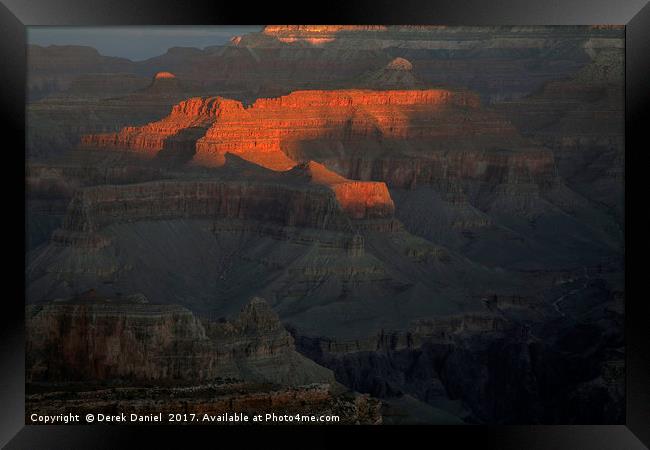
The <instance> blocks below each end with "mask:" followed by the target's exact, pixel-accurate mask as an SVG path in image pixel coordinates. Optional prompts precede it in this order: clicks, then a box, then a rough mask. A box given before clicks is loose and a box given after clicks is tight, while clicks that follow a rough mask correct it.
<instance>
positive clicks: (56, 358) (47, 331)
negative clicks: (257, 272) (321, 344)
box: [26, 291, 334, 385]
mask: <svg viewBox="0 0 650 450" xmlns="http://www.w3.org/2000/svg"><path fill="white" fill-rule="evenodd" d="M26 317H27V329H28V330H29V332H28V342H27V354H28V361H27V379H28V380H29V381H31V382H35V381H45V382H50V383H52V382H70V381H86V382H101V381H111V380H133V381H140V382H146V381H157V382H161V381H164V380H178V381H182V382H184V383H197V382H201V381H209V380H214V379H216V378H234V379H239V380H242V381H248V382H272V383H276V384H282V385H305V384H310V383H317V382H333V381H334V380H333V377H332V375H331V372H329V371H328V370H326V369H324V368H322V367H319V366H317V365H316V364H314V363H312V362H311V361H309V360H308V359H306V358H304V357H302V356H300V355H299V354H297V353H296V352H295V350H294V346H293V339H292V337H291V336H290V335H289V333H288V332H287V331H286V330H285V329H284V327H283V326H282V325H281V324H280V322H279V319H278V316H277V314H275V313H274V312H273V310H272V309H271V308H270V307H269V306H268V305H267V304H266V302H265V301H264V300H262V299H258V298H254V299H253V300H251V302H250V303H249V304H248V305H247V306H246V307H245V308H244V309H243V310H242V311H241V313H240V315H239V316H238V317H236V318H235V319H234V320H233V321H231V322H212V321H209V320H201V319H199V318H197V317H196V316H194V315H193V314H192V313H191V312H190V311H189V310H187V309H185V308H182V307H179V306H174V305H154V304H149V303H146V302H145V303H141V302H139V301H138V302H136V301H134V300H133V299H129V298H127V299H124V300H119V299H118V300H111V299H105V298H101V297H100V296H97V295H96V294H93V292H92V291H91V292H89V293H85V294H83V295H81V296H79V297H77V298H75V299H71V300H68V301H62V302H53V303H46V304H40V305H32V306H29V307H28V308H27V312H26Z"/></svg>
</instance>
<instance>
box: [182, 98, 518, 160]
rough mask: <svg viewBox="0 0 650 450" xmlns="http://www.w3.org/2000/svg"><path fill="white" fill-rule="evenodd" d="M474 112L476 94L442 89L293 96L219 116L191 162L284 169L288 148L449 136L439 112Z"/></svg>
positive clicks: (259, 100) (476, 106) (201, 141)
mask: <svg viewBox="0 0 650 450" xmlns="http://www.w3.org/2000/svg"><path fill="white" fill-rule="evenodd" d="M478 107H479V98H478V97H477V96H476V95H473V94H470V93H454V92H451V91H446V90H441V89H432V90H408V91H367V90H336V91H296V92H293V93H291V94H289V95H286V96H282V97H278V98H271V99H258V100H257V101H256V102H255V103H254V104H253V105H252V106H251V107H249V108H246V109H243V110H231V111H228V112H227V113H224V114H222V115H221V116H220V117H219V120H218V121H217V122H216V123H215V124H214V125H213V126H212V127H210V129H209V130H208V131H207V133H206V135H205V136H204V137H203V138H201V139H199V140H198V141H197V143H196V150H197V153H196V156H195V158H194V160H195V162H196V163H198V164H201V165H208V166H209V165H219V164H220V163H221V160H222V158H223V156H222V155H223V154H224V153H225V152H231V153H235V154H238V155H241V156H242V157H243V158H245V159H249V160H251V161H253V162H260V163H261V164H262V165H265V166H266V167H269V168H272V169H275V170H286V169H288V168H290V167H291V166H292V161H291V160H290V159H289V158H287V157H286V150H287V148H288V147H289V146H290V145H291V144H292V143H300V142H305V141H313V140H319V141H341V140H348V141H349V140H355V139H356V140H371V141H372V140H378V139H387V138H395V139H409V138H431V137H434V136H437V135H443V134H444V133H448V132H449V129H448V127H447V128H445V129H437V127H436V126H435V125H436V124H435V117H441V116H442V115H443V114H445V113H444V112H443V110H446V109H448V108H478ZM431 120H434V122H433V123H431V124H429V123H430V122H431ZM432 125H434V126H432ZM499 126H500V127H501V126H506V127H507V125H506V124H503V123H501V124H499Z"/></svg>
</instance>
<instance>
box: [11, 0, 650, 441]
mask: <svg viewBox="0 0 650 450" xmlns="http://www.w3.org/2000/svg"><path fill="white" fill-rule="evenodd" d="M2 3H3V4H0V30H2V38H1V39H0V47H1V51H0V52H1V55H2V60H1V61H2V62H0V67H1V70H0V92H1V101H0V105H1V106H0V108H1V111H2V127H3V129H4V131H3V133H2V136H3V138H4V140H3V142H4V143H5V145H4V146H3V153H2V154H3V159H4V161H5V165H4V170H3V171H2V178H3V181H6V183H5V186H6V187H5V190H4V191H3V193H4V195H3V200H4V201H5V203H6V202H7V199H10V200H11V209H10V211H11V212H10V213H9V212H7V213H5V214H6V216H5V218H4V220H3V222H5V224H6V225H8V227H7V228H6V229H5V231H4V232H3V234H2V237H3V238H4V239H3V240H4V243H5V245H6V244H7V243H9V242H11V243H13V244H14V245H13V246H12V253H13V252H15V254H12V255H11V256H10V257H6V258H5V264H6V265H5V267H6V268H7V269H6V270H5V271H4V273H5V275H6V276H7V278H6V279H5V286H6V285H7V284H8V283H7V282H9V283H10V284H9V286H11V288H10V289H9V290H6V289H5V290H4V292H5V296H4V299H3V304H2V312H0V316H1V317H2V319H3V324H2V328H1V329H0V333H2V336H1V337H0V361H1V366H0V367H2V373H1V378H0V396H1V399H2V403H1V404H0V416H1V421H0V445H6V447H5V448H7V449H23V448H29V449H39V448H48V449H58V448H61V449H64V448H65V449H71V448H94V449H98V448H122V447H126V446H127V445H129V444H131V445H132V444H135V443H136V442H137V441H138V440H141V439H142V440H146V441H145V442H147V443H148V444H151V443H153V442H160V444H159V446H160V447H161V448H165V447H167V446H169V445H170V444H171V443H172V442H174V441H176V440H178V439H181V440H183V442H184V443H185V445H184V447H185V446H189V445H188V444H187V443H188V442H190V441H189V439H193V438H195V437H197V436H198V437H200V438H203V439H209V441H208V442H211V445H210V447H214V446H215V445H217V446H220V445H225V441H224V439H225V438H224V435H225V434H229V435H230V434H237V436H236V439H244V438H246V437H251V436H253V437H256V438H259V437H262V438H267V437H268V439H273V441H275V442H276V443H277V441H276V439H282V440H283V445H286V444H290V443H291V441H293V442H296V443H297V444H300V443H301V442H302V443H303V444H305V445H307V443H309V445H307V446H308V447H314V446H316V444H320V445H323V444H326V443H328V444H330V445H337V443H338V442H341V441H344V440H346V439H347V438H348V437H352V435H354V434H357V433H364V434H371V435H372V436H373V437H375V438H379V439H382V440H384V442H388V441H393V445H400V444H401V445H404V444H405V443H406V442H412V445H419V444H416V441H415V439H416V437H415V433H417V434H418V435H419V436H417V438H418V439H425V440H424V441H421V442H431V443H434V442H435V443H436V445H439V444H438V443H440V442H451V443H453V445H454V447H458V446H460V447H463V446H469V447H468V448H473V447H474V446H480V447H481V448H500V449H542V448H544V449H545V448H553V449H563V448H571V449H582V448H585V449H642V448H647V447H646V446H648V445H650V350H648V343H650V339H649V338H648V336H649V332H648V330H649V329H650V328H649V327H648V325H647V324H648V317H650V315H649V312H650V311H649V307H648V300H647V299H646V298H644V296H640V295H639V294H638V290H637V291H635V290H634V288H633V286H632V273H631V270H632V269H633V268H634V266H633V265H632V259H631V258H632V255H633V254H634V255H637V254H640V253H641V250H640V249H637V248H634V246H635V245H636V246H638V245H639V244H638V243H637V241H638V236H640V235H639V234H636V236H637V241H632V225H633V219H632V211H633V208H632V204H631V201H632V195H630V194H631V193H633V192H634V190H633V188H632V186H633V185H632V183H633V178H632V177H633V175H632V173H631V172H632V171H631V169H632V167H634V165H635V164H637V165H638V162H637V160H640V156H639V153H641V152H642V151H644V150H645V148H644V147H647V144H645V145H641V144H642V143H644V140H643V137H645V136H646V135H647V133H644V131H645V129H644V128H645V127H647V124H650V120H649V119H650V117H649V115H650V114H649V111H650V105H649V102H648V98H649V88H650V83H648V81H647V74H648V73H650V4H647V2H646V0H626V1H623V2H621V1H616V0H563V1H561V2H560V1H553V0H546V1H541V0H493V1H481V0H456V1H449V0H447V1H443V0H429V1H426V2H425V1H422V2H420V1H415V0H398V1H394V0H376V1H371V0H363V1H354V2H352V1H348V2H340V3H337V2H335V1H329V2H326V3H321V4H317V5H314V3H313V2H302V3H300V4H288V3H286V4H277V3H273V2H267V3H260V4H253V3H250V2H246V3H245V2H232V1H228V2H216V1H214V0H212V1H205V0H201V1H194V2H192V3H191V4H189V3H186V2H182V1H176V0H140V1H136V0H131V1H128V0H120V1H115V0H114V1H100V0H85V1H84V0H60V1H52V0H50V1H48V0H2ZM253 5H254V6H253ZM266 23H309V24H316V23H323V24H438V25H589V24H624V25H626V27H625V41H626V57H625V61H626V68H625V74H626V75H625V77H626V86H625V90H626V105H625V114H626V128H625V134H626V135H625V139H626V151H625V161H626V164H625V166H626V167H625V179H626V200H625V224H626V225H625V242H626V287H625V291H626V312H625V318H626V325H625V337H626V423H625V425H603V426H596V425H593V426H589V425H584V426H501V427H500V426H460V427H459V426H455V427H454V426H431V427H373V428H372V429H371V432H370V433H369V429H368V428H365V427H347V428H341V427H322V428H313V427H300V428H299V429H296V428H294V427H291V428H290V429H289V428H287V427H266V428H264V429H262V430H259V429H255V432H253V433H251V432H250V431H247V429H246V428H241V427H227V429H224V428H223V427H193V426H184V427H163V426H130V427H128V426H126V427H125V426H110V425H69V426H67V425H61V426H38V425H25V424H24V417H25V415H24V407H25V399H24V393H25V391H24V390H25V386H24V337H25V336H24V334H25V333H24V291H25V289H24V288H25V286H24V282H23V280H24V276H25V274H24V267H25V265H24V253H25V252H24V245H22V244H23V243H21V242H20V241H19V239H18V238H17V236H19V235H21V233H22V234H23V235H24V225H25V224H24V218H25V205H24V196H20V195H19V193H18V190H17V188H16V187H17V186H24V164H25V158H24V153H23V151H21V148H22V149H24V147H25V138H24V136H25V97H26V96H25V91H26V90H25V85H26V80H25V75H26V74H25V72H26V26H33V25H84V26H100V25H189V24H192V25H210V24H213V25H219V24H237V25H242V24H266ZM9 142H11V144H9ZM637 143H638V145H637ZM635 153H636V154H635ZM8 158H9V159H8ZM637 171H640V169H637ZM641 188H642V189H641V190H640V192H641V194H643V192H644V189H643V186H642V187H641ZM23 194H24V193H23ZM21 211H22V214H21ZM21 218H22V220H21ZM635 283H636V284H635V286H636V287H637V289H638V286H639V285H640V282H639V281H635ZM332 430H334V431H336V433H333V432H332ZM287 431H289V434H288V435H289V436H290V440H289V439H287V438H285V437H280V435H279V433H283V436H285V435H287V433H286V432H287ZM405 433H408V434H405ZM228 437H229V438H233V437H235V436H228ZM331 439H332V440H334V439H335V441H333V442H330V440H331ZM273 441H267V442H269V443H271V442H273ZM284 442H286V444H284ZM445 447H447V445H445Z"/></svg>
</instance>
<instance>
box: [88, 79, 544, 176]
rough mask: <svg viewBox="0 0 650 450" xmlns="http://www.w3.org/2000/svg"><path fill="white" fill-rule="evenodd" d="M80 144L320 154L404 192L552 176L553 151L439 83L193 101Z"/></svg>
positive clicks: (198, 160)
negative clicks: (248, 101)
mask: <svg viewBox="0 0 650 450" xmlns="http://www.w3.org/2000/svg"><path fill="white" fill-rule="evenodd" d="M82 146H87V147H113V148H120V149H131V150H133V151H134V152H138V153H143V154H149V155H155V154H162V150H164V149H167V150H169V151H172V152H173V151H175V150H176V151H185V152H187V153H188V155H192V149H193V148H195V154H193V158H192V162H193V163H194V164H198V165H205V166H220V165H223V164H224V162H225V154H226V153H232V154H235V155H238V156H241V157H242V158H244V159H247V160H249V161H251V162H254V163H256V164H258V165H261V166H264V167H268V168H270V169H273V170H287V169H289V168H291V167H293V166H294V165H295V161H309V160H317V161H321V162H324V163H326V165H327V166H328V167H330V168H333V169H334V170H336V171H337V172H339V173H340V174H342V175H344V176H347V177H348V178H352V179H361V180H381V181H386V182H388V183H389V184H390V185H391V186H396V187H411V188H412V187H414V186H415V185H417V184H420V183H422V184H436V183H437V184H440V183H443V184H444V183H449V181H450V180H454V179H465V178H474V179H482V180H483V181H485V182H488V183H490V184H502V183H518V182H527V183H530V182H532V183H538V184H539V183H548V182H550V181H552V178H553V176H554V175H553V164H554V161H553V155H552V153H551V152H549V151H546V150H543V149H540V148H535V147H534V146H532V145H531V144H530V143H529V142H527V141H525V140H524V139H522V138H521V137H520V136H519V135H518V134H517V132H516V130H515V129H514V127H513V126H512V125H511V124H510V123H509V122H507V121H505V120H503V119H502V118H501V117H499V116H498V115H496V114H494V113H493V112H490V111H487V110H484V109H482V108H481V107H480V101H479V99H478V97H477V96H476V95H475V94H472V93H468V92H452V91H447V90H440V89H438V90H403V91H399V90H398V91H365V90H338V91H299V92H294V93H292V94H290V95H287V96H283V97H279V98H272V99H259V100H257V101H255V102H254V103H253V104H252V105H251V106H250V107H248V108H245V107H243V105H242V104H241V103H240V102H237V101H234V100H226V99H223V98H220V97H213V98H206V99H201V98H195V99H190V100H187V101H184V102H181V103H180V104H178V105H176V106H175V107H174V108H173V109H172V112H171V114H170V115H169V116H168V117H166V118H165V119H163V120H161V121H158V122H154V123H151V124H149V125H146V126H144V127H127V128H124V129H123V130H122V131H121V132H120V133H116V134H100V135H88V136H84V137H83V138H82ZM495 147H496V148H500V150H499V151H494V148H495ZM512 148H517V150H516V151H515V150H507V149H512ZM183 149H184V150H183Z"/></svg>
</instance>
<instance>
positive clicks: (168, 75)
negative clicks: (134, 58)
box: [153, 72, 176, 80]
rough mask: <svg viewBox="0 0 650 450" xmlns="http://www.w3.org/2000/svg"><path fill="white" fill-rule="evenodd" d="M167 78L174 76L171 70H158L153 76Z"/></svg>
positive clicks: (159, 78)
mask: <svg viewBox="0 0 650 450" xmlns="http://www.w3.org/2000/svg"><path fill="white" fill-rule="evenodd" d="M169 78H176V75H174V74H173V73H171V72H158V73H157V74H156V75H154V77H153V79H154V80H161V79H169Z"/></svg>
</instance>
